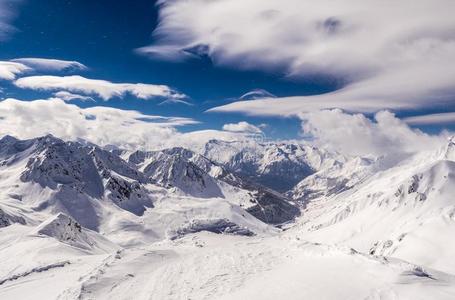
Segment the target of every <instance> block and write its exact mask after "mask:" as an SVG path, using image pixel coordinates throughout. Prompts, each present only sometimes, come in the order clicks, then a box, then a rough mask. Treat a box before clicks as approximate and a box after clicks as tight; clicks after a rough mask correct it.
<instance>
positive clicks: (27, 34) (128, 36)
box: [0, 0, 438, 138]
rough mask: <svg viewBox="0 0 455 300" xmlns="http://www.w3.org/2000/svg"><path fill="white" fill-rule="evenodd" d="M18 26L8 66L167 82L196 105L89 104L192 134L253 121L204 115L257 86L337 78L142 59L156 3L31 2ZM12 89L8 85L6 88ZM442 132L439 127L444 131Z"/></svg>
mask: <svg viewBox="0 0 455 300" xmlns="http://www.w3.org/2000/svg"><path fill="white" fill-rule="evenodd" d="M17 12H18V15H17V18H16V19H15V20H14V22H13V25H14V26H15V27H16V28H17V29H18V31H17V32H16V33H14V34H12V35H11V37H10V39H9V40H8V41H4V42H2V43H0V60H8V59H13V58H19V57H41V58H56V59H65V60H77V61H79V62H81V63H83V64H85V65H87V66H88V67H89V68H90V70H88V71H86V72H84V73H83V74H81V75H83V76H85V77H88V78H96V79H105V80H109V81H113V82H131V83H136V82H142V83H152V84H165V85H169V86H171V87H174V88H176V89H178V90H179V91H181V92H183V93H185V94H187V95H189V96H190V97H191V102H193V103H195V105H194V106H186V105H182V104H173V105H161V106H160V105H157V104H158V103H159V102H156V101H153V100H151V101H144V100H137V99H134V98H133V97H130V98H125V99H113V100H110V101H108V102H104V101H102V100H99V99H98V100H97V103H96V104H93V103H89V104H87V103H78V104H79V105H81V106H84V105H109V106H114V107H119V108H123V109H135V110H139V111H141V112H144V113H150V114H160V115H172V116H186V117H192V118H195V119H197V120H200V121H202V122H203V124H201V125H196V126H189V127H187V128H186V129H184V130H194V129H199V128H215V129H219V128H220V127H221V126H222V125H223V124H225V123H229V122H238V121H240V120H245V119H246V118H245V117H244V116H241V115H225V114H222V115H221V114H208V113H202V112H203V111H205V110H206V109H207V108H210V107H213V106H217V105H219V104H222V103H225V101H226V99H232V98H235V97H239V96H240V95H242V94H244V93H246V92H248V91H250V90H252V89H256V88H262V89H266V90H268V91H269V92H271V93H273V94H275V95H277V96H290V95H309V94H319V93H323V92H328V91H331V90H334V89H335V88H336V87H337V85H336V84H335V83H334V82H332V81H330V80H314V79H313V80H312V79H307V80H304V81H299V82H296V81H291V80H288V79H283V78H282V74H266V73H261V72H246V71H238V70H233V69H226V68H220V67H215V66H213V65H212V64H211V62H210V60H209V59H194V60H191V61H186V62H183V63H182V62H180V63H172V62H160V61H157V60H151V59H148V58H146V57H144V56H140V55H138V54H136V53H135V52H134V49H136V48H138V47H142V46H146V45H149V44H150V43H152V42H153V39H152V35H151V34H152V32H153V29H154V28H155V26H156V24H157V9H156V7H155V1H151V0H128V1H127V0H115V1H114V0H74V1H71V0H45V1H43V0H40V1H38V0H24V1H23V2H22V4H21V5H19V6H18V10H17ZM2 84H3V85H8V83H2ZM49 95H50V94H49V93H38V92H30V91H23V90H18V89H14V88H12V87H11V86H9V87H8V86H7V89H5V93H4V95H3V97H17V98H19V99H35V98H38V97H41V98H42V97H48V96H49ZM248 121H249V122H250V123H253V124H260V123H267V124H269V125H270V126H269V129H268V130H267V134H268V136H270V137H281V138H293V137H296V134H297V133H298V132H299V127H300V123H299V122H298V120H294V119H280V118H251V117H248ZM436 129H438V128H436Z"/></svg>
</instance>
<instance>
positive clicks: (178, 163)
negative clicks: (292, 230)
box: [128, 147, 300, 224]
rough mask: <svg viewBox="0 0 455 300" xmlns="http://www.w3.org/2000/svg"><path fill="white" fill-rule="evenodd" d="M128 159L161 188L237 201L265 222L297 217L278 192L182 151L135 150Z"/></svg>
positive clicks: (296, 210)
mask: <svg viewBox="0 0 455 300" xmlns="http://www.w3.org/2000/svg"><path fill="white" fill-rule="evenodd" d="M128 160H129V162H131V163H134V164H136V165H137V166H138V169H139V170H141V171H143V172H144V174H145V175H146V176H147V177H149V178H151V179H152V180H153V182H155V183H157V184H159V185H161V186H164V187H167V188H172V187H175V188H177V189H178V190H179V191H181V192H183V193H184V194H189V195H192V196H194V197H199V198H207V197H221V198H231V201H234V199H237V200H236V201H238V204H239V205H240V206H241V207H243V208H245V209H246V210H247V211H248V212H249V213H251V214H252V215H253V216H255V217H257V218H258V219H260V220H261V221H264V222H266V223H271V224H280V223H284V222H288V221H290V220H293V219H294V218H295V217H296V216H298V215H299V214H300V211H299V209H298V208H297V207H296V206H294V205H292V204H290V203H289V201H288V199H287V198H286V197H284V196H283V195H281V194H280V193H277V192H275V191H273V190H271V189H269V188H266V187H264V186H261V185H259V184H256V183H254V182H252V181H250V180H247V179H244V178H242V177H240V176H238V175H236V174H234V173H231V172H229V171H227V170H226V168H225V167H224V166H223V165H220V164H217V163H215V162H213V161H211V160H209V159H208V158H206V157H204V156H202V155H199V154H196V153H195V152H192V151H190V150H187V149H184V148H179V147H176V148H170V149H165V150H162V151H153V152H141V151H137V152H134V153H133V154H131V155H130V156H129V159H128Z"/></svg>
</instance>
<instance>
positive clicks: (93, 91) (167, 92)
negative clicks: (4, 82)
mask: <svg viewBox="0 0 455 300" xmlns="http://www.w3.org/2000/svg"><path fill="white" fill-rule="evenodd" d="M14 84H15V85H16V86H17V87H20V88H27V89H33V90H45V91H55V90H66V91H69V92H75V93H81V94H84V95H97V96H98V97H100V98H102V99H104V100H109V99H111V98H113V97H123V96H125V95H126V94H131V95H133V96H135V97H137V98H139V99H145V100H146V99H151V98H154V97H164V98H174V99H182V98H185V95H183V94H181V93H178V92H177V91H174V90H172V89H171V88H170V87H168V86H165V85H154V84H144V83H113V82H110V81H106V80H99V79H89V78H85V77H82V76H78V75H73V76H29V77H23V78H20V79H18V80H16V81H15V82H14Z"/></svg>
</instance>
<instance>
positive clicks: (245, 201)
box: [0, 136, 300, 239]
mask: <svg viewBox="0 0 455 300" xmlns="http://www.w3.org/2000/svg"><path fill="white" fill-rule="evenodd" d="M118 154H119V153H116V152H115V151H107V150H103V149H101V148H99V147H97V146H95V145H91V144H82V143H78V142H64V141H62V140H59V139H57V138H55V137H53V136H45V137H41V138H36V139H31V140H25V141H21V140H17V139H15V138H13V137H10V136H6V137H4V138H3V139H1V140H0V160H1V161H0V164H1V168H0V172H1V173H0V174H1V177H0V185H1V187H2V193H1V195H2V197H4V198H7V199H8V202H5V203H11V207H16V208H15V209H16V210H18V209H29V210H31V211H32V212H33V213H35V214H40V213H41V214H43V217H39V218H37V221H36V222H38V220H42V218H44V217H45V216H46V215H53V214H56V213H64V214H65V215H68V216H69V217H70V218H74V220H76V221H77V222H78V223H80V224H81V225H82V226H83V227H85V228H88V229H91V230H94V231H98V232H101V233H103V234H108V233H110V232H117V230H118V228H119V227H122V225H121V224H123V223H125V222H127V223H130V225H129V226H130V227H129V228H130V230H132V231H137V233H139V234H141V235H142V234H144V232H153V233H152V234H150V236H151V238H153V239H156V238H158V237H159V236H162V237H164V236H166V235H168V234H172V232H180V233H181V232H182V228H183V227H185V226H192V225H191V224H193V221H194V220H198V222H199V223H201V224H208V225H207V226H211V225H210V223H211V222H214V223H216V224H222V223H223V222H224V223H223V224H230V225H229V226H230V227H232V226H234V225H236V226H240V227H248V226H252V228H249V231H251V232H253V233H254V232H255V231H258V230H259V231H262V230H264V229H265V228H266V227H267V225H265V224H264V223H263V222H265V223H270V224H280V223H283V222H288V221H291V220H293V219H294V218H295V217H296V216H298V215H299V213H300V211H299V209H298V208H297V207H296V206H295V205H293V204H291V203H290V202H289V201H288V199H287V198H286V197H284V196H283V195H281V194H279V193H277V192H274V191H271V190H269V189H267V188H264V187H261V186H259V185H256V184H254V183H251V182H246V181H244V180H242V179H240V178H239V177H237V176H236V175H234V174H231V173H229V172H227V171H226V170H225V169H224V168H223V167H222V166H219V165H217V164H215V163H213V162H211V161H210V160H209V159H207V158H205V157H203V156H201V155H197V154H195V153H194V152H191V151H189V150H186V149H183V148H172V149H165V150H163V151H155V152H139V151H138V152H135V153H133V154H131V155H130V156H129V158H128V161H125V160H124V159H122V158H121V157H120V156H119V155H118ZM204 199H207V200H206V201H205V203H206V205H205V206H204V203H203V201H204ZM175 201H181V202H186V203H182V205H180V208H182V207H184V206H185V205H184V204H187V203H191V202H194V201H196V202H199V204H198V208H197V210H196V209H195V208H191V205H189V207H188V208H187V209H189V211H188V212H185V213H183V212H181V213H177V212H174V214H181V216H180V217H176V218H174V219H170V220H168V221H167V222H170V223H172V224H173V225H172V226H170V225H169V224H166V223H164V224H162V225H160V226H157V224H155V223H156V220H153V221H152V222H149V221H147V220H148V219H150V218H151V215H155V214H158V215H159V216H162V214H161V213H160V209H161V207H162V206H163V205H164V206H166V205H170V203H172V202H175ZM217 201H218V205H219V208H216V207H213V205H216V203H217ZM155 206H159V207H158V208H156V209H155ZM223 206H225V209H224V210H223V209H222V207H223ZM13 210H14V209H13ZM223 211H224V212H223ZM132 215H134V216H132ZM113 216H115V217H114V219H115V221H113V220H112V218H113ZM182 216H186V217H185V218H183V219H182ZM155 217H156V216H155ZM254 217H256V218H257V219H255V218H254ZM178 219H180V221H177V220H178ZM234 219H235V220H234ZM1 220H2V224H3V226H7V225H9V224H11V223H14V222H18V223H23V224H26V223H29V222H28V221H27V220H26V219H25V218H24V217H22V215H21V214H19V213H11V210H7V207H6V206H5V209H2V210H1ZM221 220H223V222H221ZM251 222H252V223H254V224H255V225H254V224H253V225H251V224H250V223H251ZM32 223H33V221H32ZM233 224H234V225H233ZM166 225H169V226H166ZM148 226H150V228H149V229H148V231H147V230H145V229H144V227H148ZM226 226H227V225H226ZM229 226H228V227H229ZM225 229H227V230H229V228H225ZM192 230H194V229H192ZM158 231H159V232H161V233H158ZM190 231H191V230H190ZM238 232H240V231H238Z"/></svg>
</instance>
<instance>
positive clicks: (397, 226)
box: [293, 141, 455, 273]
mask: <svg viewBox="0 0 455 300" xmlns="http://www.w3.org/2000/svg"><path fill="white" fill-rule="evenodd" d="M454 147H455V144H454V143H453V141H449V142H448V144H447V145H446V146H445V147H444V148H443V149H439V150H437V151H435V152H432V153H419V154H417V155H412V156H410V157H409V158H408V159H407V160H405V161H403V162H402V163H400V164H398V165H397V166H395V167H392V168H389V169H387V170H384V171H380V172H378V173H376V174H374V175H373V176H370V177H369V178H368V179H367V180H364V182H362V183H361V184H359V185H356V186H354V187H353V188H352V189H350V190H347V191H344V192H342V193H339V194H335V195H333V196H322V197H319V198H316V199H313V200H311V201H309V202H308V203H307V206H306V209H305V211H304V212H303V217H302V220H300V222H301V223H302V224H301V225H300V226H299V227H298V228H293V230H296V231H299V232H300V233H301V234H302V235H303V237H304V238H305V239H310V240H314V241H318V242H324V243H330V244H332V243H338V244H344V245H348V246H350V247H353V248H355V249H358V250H360V251H362V252H366V253H371V254H373V255H387V256H393V257H397V258H401V259H405V260H408V261H412V262H414V263H418V264H423V265H425V266H428V267H431V268H435V269H438V270H441V271H444V272H450V273H453V272H455V264H454V263H453V260H452V258H451V256H452V255H451V253H453V251H455V243H453V242H451V240H452V236H453V233H454V230H455V217H454V216H455V202H454V195H455V161H454V158H455V156H454V155H453V153H454Z"/></svg>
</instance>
